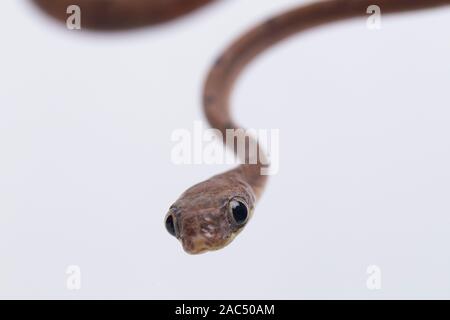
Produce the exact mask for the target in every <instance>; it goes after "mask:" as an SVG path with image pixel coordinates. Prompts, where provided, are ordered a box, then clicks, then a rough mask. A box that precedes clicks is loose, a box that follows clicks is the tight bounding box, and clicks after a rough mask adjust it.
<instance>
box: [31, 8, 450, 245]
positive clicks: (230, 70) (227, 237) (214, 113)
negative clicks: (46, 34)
mask: <svg viewBox="0 0 450 320" xmlns="http://www.w3.org/2000/svg"><path fill="white" fill-rule="evenodd" d="M33 1H34V2H36V3H37V4H38V5H39V6H40V7H41V8H42V9H44V10H45V11H47V12H48V13H49V14H51V15H52V16H54V17H56V18H58V19H59V20H63V21H65V19H66V18H67V14H66V9H67V7H68V6H69V5H74V4H76V5H79V6H80V8H81V10H82V13H83V20H82V22H83V27H87V28H92V29H100V30H111V29H128V28H134V27H140V26H145V25H150V24H155V23H160V22H164V21H168V20H170V19H173V18H176V17H178V16H181V15H183V14H185V13H187V12H189V11H192V10H194V9H196V8H198V7H200V6H202V5H205V4H207V3H209V2H213V0H33ZM449 4H450V0H328V1H319V2H315V3H312V4H308V5H303V6H300V7H298V8H294V9H292V10H290V11H288V12H285V13H283V14H280V15H278V16H275V17H273V18H271V19H269V20H267V21H265V22H264V23H262V24H260V25H258V26H256V27H255V28H253V29H252V30H250V31H249V32H247V33H245V34H244V35H243V36H241V37H240V38H239V39H237V40H236V41H235V42H234V43H233V44H232V45H231V46H230V47H229V48H228V49H227V50H225V52H224V53H223V54H222V55H221V56H220V58H219V59H217V60H216V62H215V64H214V65H213V66H212V68H211V70H210V72H209V75H208V77H207V80H206V84H205V88H204V99H203V102H204V103H203V105H204V111H205V114H206V117H207V119H208V121H209V123H210V124H211V126H212V127H213V128H216V129H218V130H220V131H221V132H222V134H223V136H224V137H225V136H226V130H227V129H233V130H236V129H238V128H239V126H238V125H236V124H235V122H234V121H233V119H232V117H231V114H230V106H229V98H230V94H231V92H232V89H233V85H234V83H235V81H236V79H237V77H238V76H239V74H240V73H241V72H242V70H243V69H244V67H245V66H246V65H247V64H248V63H249V62H250V61H252V60H253V59H254V58H255V56H257V55H258V54H259V53H261V52H262V51H264V50H266V49H268V48H270V47H272V46H273V45H274V44H276V43H277V42H279V41H281V40H283V39H285V38H287V37H288V36H291V35H293V34H296V33H298V32H300V31H304V30H307V29H310V28H312V27H316V26H319V25H323V24H325V23H329V22H334V21H338V20H343V19H349V18H354V17H361V18H362V17H367V13H366V12H367V8H368V7H369V6H371V5H378V6H379V7H380V8H381V11H382V13H383V14H387V13H397V12H403V11H411V10H419V9H426V8H433V7H438V6H443V5H449ZM235 132H236V131H235ZM235 139H238V138H237V137H235ZM253 142H254V141H253ZM249 143H250V142H249V141H247V144H246V149H249V148H248V145H249ZM258 149H259V148H258ZM234 151H235V152H236V150H234ZM247 151H248V150H247ZM249 156H252V155H246V157H245V158H244V159H241V160H243V164H241V165H239V166H238V167H237V168H235V169H233V170H230V171H227V172H225V173H222V174H220V175H217V176H214V177H212V178H211V179H209V180H207V181H205V182H202V183H199V184H197V185H195V186H193V187H191V188H190V189H188V190H187V191H186V192H184V193H183V194H182V195H181V197H180V198H179V199H178V200H177V201H176V202H175V203H174V204H173V205H172V206H171V207H170V209H169V213H168V214H167V215H166V218H165V224H166V227H167V229H168V231H169V232H170V233H171V234H172V235H174V236H175V237H176V238H178V239H179V240H180V241H181V242H182V244H183V248H184V249H185V251H186V252H188V253H192V254H196V253H202V252H205V251H209V250H217V249H220V248H223V247H225V246H226V245H227V244H229V243H230V242H231V241H232V240H233V239H234V238H235V237H236V235H237V234H239V232H240V231H242V229H243V228H244V226H245V225H246V224H247V222H248V221H249V219H250V218H251V216H252V213H253V210H254V207H255V203H256V201H257V200H258V199H259V198H260V196H261V193H262V192H263V189H264V187H265V184H266V181H267V177H266V176H265V175H262V174H261V170H262V169H263V168H265V166H264V163H266V162H265V161H262V160H263V159H262V158H261V156H260V157H259V158H258V157H257V160H258V161H256V163H254V164H250V163H249V162H248V157H249ZM264 160H265V159H264Z"/></svg>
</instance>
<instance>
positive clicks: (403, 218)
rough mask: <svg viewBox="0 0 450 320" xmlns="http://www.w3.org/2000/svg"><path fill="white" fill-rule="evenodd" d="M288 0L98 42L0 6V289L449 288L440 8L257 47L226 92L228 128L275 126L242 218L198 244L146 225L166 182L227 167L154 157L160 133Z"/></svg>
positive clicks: (181, 117)
mask: <svg viewBox="0 0 450 320" xmlns="http://www.w3.org/2000/svg"><path fill="white" fill-rule="evenodd" d="M301 2H303V1H298V0H278V1H273V0H258V1H250V0H248V1H238V0H233V1H232V0H229V1H222V2H219V3H217V4H215V5H211V6H209V7H207V8H204V9H202V10H200V11H197V12H196V13H194V14H192V15H189V16H188V17H186V18H183V19H181V20H178V21H177V22H174V23H170V24H167V25H163V26H160V27H156V28H146V29H143V30H139V31H135V32H127V33H119V34H109V35H105V34H101V33H100V34H91V33H86V32H83V33H80V32H76V31H69V30H66V29H65V28H63V27H61V26H59V25H57V24H55V23H54V22H52V21H51V20H49V19H47V17H46V16H44V15H42V14H41V13H40V12H39V11H38V10H36V8H34V7H33V6H31V5H30V3H28V1H24V0H4V1H0V12H1V14H0V26H1V28H0V39H1V49H0V55H1V56H0V57H1V59H0V130H1V131H0V297H3V298H151V299H153V298H169V299H170V298H183V299H184V298H192V299H195V298H234V299H244V298H288V299H290V298H295V299H301V298H375V299H376V298H450V251H449V243H450V235H449V230H450V202H449V193H450V165H449V163H450V148H449V147H450V143H449V137H450V126H449V118H450V108H449V107H450V97H449V77H450V64H449V60H448V57H449V55H450V40H449V34H448V31H449V30H450V19H449V18H450V10H449V9H438V10H436V11H428V12H422V13H414V14H407V15H401V16H395V17H394V16H392V17H385V18H384V19H383V21H382V30H380V31H369V30H368V29H367V28H366V21H365V20H363V19H362V20H353V21H350V22H345V23H339V24H334V25H331V26H328V27H324V28H320V29H317V30H315V31H312V32H308V33H307V34H303V35H301V36H297V37H294V38H292V39H291V40H290V41H287V42H284V43H283V44H282V45H280V46H278V47H276V48H275V49H273V50H270V51H269V52H267V53H266V54H264V55H263V56H261V57H260V58H259V59H258V60H256V61H255V63H253V64H252V65H251V66H250V67H249V68H248V70H247V72H246V73H245V74H244V76H243V77H242V78H241V80H240V81H239V83H238V86H237V88H236V91H235V95H234V97H233V99H234V113H235V116H236V118H237V119H239V122H240V123H242V124H244V125H247V126H251V127H252V128H265V129H271V128H274V129H280V134H281V150H280V152H281V154H280V161H281V163H280V172H279V174H278V175H276V176H274V177H272V179H271V181H270V183H269V185H268V188H267V190H266V193H265V195H264V197H263V199H262V200H261V202H260V203H259V205H258V207H257V210H256V213H255V216H254V219H253V220H252V221H251V223H250V224H249V225H248V226H247V228H246V230H245V231H244V232H243V233H242V234H241V235H240V236H239V237H238V238H237V239H236V240H235V241H234V242H233V243H232V244H231V245H230V246H229V247H227V248H226V249H224V250H221V251H218V252H214V253H208V254H205V255H201V256H189V255H187V254H185V253H184V252H183V251H182V249H181V246H180V244H179V243H177V241H176V240H175V239H174V238H172V237H171V236H169V234H168V233H167V232H166V230H165V229H164V226H163V218H164V215H165V214H166V211H167V208H168V207H169V206H170V204H171V203H172V202H173V201H174V200H176V198H177V197H178V196H179V195H180V194H181V192H182V191H184V190H185V189H186V188H187V187H189V186H191V185H192V184H194V183H196V182H199V181H201V180H204V179H206V178H208V177H210V176H211V175H213V174H215V173H218V172H221V171H223V170H225V169H227V168H228V167H227V166H206V165H197V166H195V165H192V166H176V165H174V164H172V162H171V160H170V151H171V148H172V147H173V143H172V142H171V140H170V136H171V133H172V132H173V131H174V130H175V129H180V128H187V129H191V128H192V126H193V123H194V121H195V120H199V119H203V114H202V109H201V106H200V96H201V89H202V84H203V80H204V76H205V74H206V72H207V70H208V68H209V66H210V65H211V63H212V61H213V60H214V59H215V57H216V56H217V55H218V54H219V53H220V52H221V51H222V49H224V48H225V47H226V46H227V45H228V44H229V43H230V41H232V40H233V39H234V38H235V37H237V36H238V35H239V34H241V33H242V31H244V30H246V29H248V28H249V27H250V26H252V25H254V24H255V23H257V22H258V21H261V20H262V19H264V18H267V17H269V16H271V15H273V14H274V13H276V12H279V11H282V10H284V9H286V8H290V7H292V5H294V4H298V3H301ZM373 264H375V265H378V266H379V267H380V268H381V270H382V289H381V290H379V291H370V290H368V289H367V288H366V279H367V277H368V275H367V274H366V268H367V267H368V266H369V265H373ZM69 265H79V266H80V267H81V270H82V288H81V290H79V291H69V290H67V289H66V274H65V271H66V268H67V266H69Z"/></svg>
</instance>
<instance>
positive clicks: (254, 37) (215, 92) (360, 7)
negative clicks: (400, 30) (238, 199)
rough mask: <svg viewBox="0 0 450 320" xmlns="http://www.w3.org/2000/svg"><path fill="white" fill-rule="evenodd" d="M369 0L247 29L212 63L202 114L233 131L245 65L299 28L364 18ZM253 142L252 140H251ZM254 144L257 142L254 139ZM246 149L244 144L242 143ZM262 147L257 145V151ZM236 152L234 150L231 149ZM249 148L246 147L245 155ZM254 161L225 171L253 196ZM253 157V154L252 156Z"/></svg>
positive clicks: (416, 0) (402, 2)
mask: <svg viewBox="0 0 450 320" xmlns="http://www.w3.org/2000/svg"><path fill="white" fill-rule="evenodd" d="M373 4H374V3H373V0H329V1H320V2H316V3H313V4H310V5H306V6H304V5H302V6H300V7H298V8H295V9H293V10H290V11H288V12H286V13H284V14H280V15H278V16H276V17H274V18H271V19H269V20H267V21H266V22H264V23H262V24H260V25H258V26H257V27H255V28H253V29H251V30H250V31H249V32H247V33H246V34H244V35H243V36H242V37H240V38H239V39H238V40H236V41H235V42H234V43H233V44H232V45H231V46H230V47H229V48H228V49H227V50H226V51H225V52H224V53H223V54H222V55H221V56H220V57H219V58H218V59H217V60H216V62H215V63H214V65H213V67H212V68H211V70H210V73H209V75H208V77H207V79H206V82H205V87H204V95H203V106H204V110H205V114H206V117H207V119H208V121H209V123H210V124H211V126H212V127H213V128H216V129H218V130H220V131H221V132H222V135H223V136H224V137H225V136H226V131H227V130H228V129H231V130H237V129H240V126H238V125H236V124H235V122H234V120H233V118H232V116H231V111H230V96H231V94H232V91H233V87H234V85H235V82H236V80H237V78H238V77H239V75H240V74H241V73H242V71H243V70H244V69H245V67H246V66H247V65H248V64H249V63H250V62H251V61H252V60H253V59H254V58H255V57H256V56H257V55H259V54H260V53H261V52H263V51H265V50H266V49H268V48H270V47H272V46H273V45H274V44H276V43H278V42H280V41H282V40H284V39H285V38H287V37H289V36H291V35H293V34H296V33H298V32H301V31H305V30H308V29H310V28H313V27H317V26H320V25H323V24H326V23H330V22H335V21H339V20H345V19H349V18H355V17H361V18H367V9H368V7H370V6H371V5H373ZM448 4H450V0H378V1H376V5H378V6H379V7H380V8H381V10H382V13H383V14H389V13H396V12H403V11H410V10H419V9H426V8H433V7H437V6H443V5H448ZM253 142H254V141H253ZM256 143H257V142H256ZM246 146H247V147H246V148H248V144H247V145H246ZM260 150H262V149H261V147H260V146H259V145H258V151H260ZM233 151H234V152H235V153H236V149H234V150H233ZM249 152H251V150H246V152H245V154H249ZM259 154H260V155H257V157H258V156H259V158H258V161H257V162H256V163H254V164H249V163H248V162H246V161H247V160H248V158H247V156H245V157H244V158H243V159H242V157H241V161H243V163H244V164H243V165H241V166H239V167H237V168H236V169H234V170H232V171H230V172H229V174H230V175H235V174H238V175H239V177H240V178H242V179H243V180H245V181H246V182H247V183H248V184H249V185H250V186H251V187H252V189H253V190H254V192H255V195H256V198H259V197H260V195H261V194H262V191H263V189H264V186H265V184H266V181H267V176H264V175H262V174H261V171H262V170H263V169H264V161H262V159H265V157H266V156H265V154H264V152H259ZM253 156H255V155H253Z"/></svg>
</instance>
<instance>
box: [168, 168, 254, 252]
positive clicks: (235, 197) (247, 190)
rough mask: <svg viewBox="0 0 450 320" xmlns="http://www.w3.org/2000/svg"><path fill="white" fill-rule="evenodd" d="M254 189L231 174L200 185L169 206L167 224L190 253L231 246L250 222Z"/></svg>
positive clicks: (169, 229) (190, 189)
mask: <svg viewBox="0 0 450 320" xmlns="http://www.w3.org/2000/svg"><path fill="white" fill-rule="evenodd" d="M254 204H255V196H254V194H253V191H252V188H251V187H250V186H249V185H248V184H247V183H246V182H245V181H243V180H242V179H240V178H239V176H238V175H234V174H233V172H232V171H230V172H228V173H224V174H222V175H218V176H215V177H213V178H211V179H209V180H207V181H204V182H201V183H199V184H197V185H195V186H193V187H191V188H189V189H188V190H187V191H185V192H184V193H183V194H182V195H181V197H180V198H179V199H178V200H177V201H176V202H175V203H174V204H173V205H172V206H171V207H170V209H169V212H168V213H167V215H166V218H165V225H166V228H167V230H168V231H169V233H170V234H172V235H173V236H175V237H176V238H177V239H178V240H179V241H180V242H181V243H182V245H183V248H184V250H185V251H186V252H187V253H190V254H199V253H204V252H206V251H213V250H218V249H221V248H223V247H225V246H226V245H228V244H229V243H230V242H231V241H232V240H233V239H234V238H235V237H236V236H237V235H238V234H239V232H241V231H242V229H243V228H244V227H245V225H246V224H247V222H248V221H249V220H250V218H251V216H252V213H253V208H254Z"/></svg>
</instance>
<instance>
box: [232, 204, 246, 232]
mask: <svg viewBox="0 0 450 320" xmlns="http://www.w3.org/2000/svg"><path fill="white" fill-rule="evenodd" d="M229 208H230V214H231V217H232V218H233V221H234V222H236V224H237V225H239V226H241V225H243V224H244V223H246V222H247V219H248V209H247V206H246V205H245V204H244V203H242V202H241V201H237V200H232V201H230V205H229Z"/></svg>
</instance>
